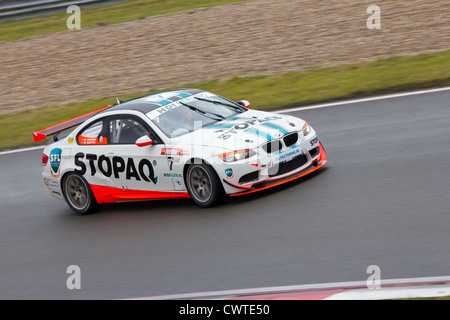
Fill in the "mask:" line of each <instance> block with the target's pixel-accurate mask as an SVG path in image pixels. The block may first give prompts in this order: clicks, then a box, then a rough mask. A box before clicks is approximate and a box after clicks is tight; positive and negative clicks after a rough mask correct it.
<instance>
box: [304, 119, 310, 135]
mask: <svg viewBox="0 0 450 320" xmlns="http://www.w3.org/2000/svg"><path fill="white" fill-rule="evenodd" d="M302 131H303V135H304V136H307V135H308V134H310V133H311V126H310V125H309V124H308V122H305V125H304V126H303V128H302Z"/></svg>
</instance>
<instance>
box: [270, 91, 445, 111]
mask: <svg viewBox="0 0 450 320" xmlns="http://www.w3.org/2000/svg"><path fill="white" fill-rule="evenodd" d="M448 90H450V87H444V88H437V89H429V90H420V91H411V92H403V93H394V94H387V95H382V96H375V97H370V98H361V99H354V100H342V101H337V102H330V103H321V104H315V105H311V106H304V107H295V108H289V109H283V110H279V111H273V112H274V113H288V112H293V111H301V110H310V109H320V108H327V107H331V106H340V105H345V104H353V103H361V102H369V101H377V100H385V99H393V98H400V97H407V96H414V95H419V94H426V93H435V92H441V91H448Z"/></svg>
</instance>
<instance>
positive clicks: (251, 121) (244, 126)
mask: <svg viewBox="0 0 450 320" xmlns="http://www.w3.org/2000/svg"><path fill="white" fill-rule="evenodd" d="M278 119H281V117H278V116H269V117H264V118H257V117H253V118H248V119H247V120H245V121H243V122H241V123H238V124H236V125H234V126H233V127H232V128H231V129H230V130H228V131H226V132H224V133H223V134H221V135H220V136H218V137H217V138H219V139H222V140H226V139H228V138H231V137H232V135H233V134H237V133H239V131H242V130H245V132H249V133H253V134H255V135H257V136H262V137H264V138H266V139H267V140H271V139H272V137H271V136H270V135H269V134H267V133H263V132H261V131H259V130H255V129H253V128H251V127H252V126H254V125H255V124H261V123H264V122H267V121H272V120H278Z"/></svg>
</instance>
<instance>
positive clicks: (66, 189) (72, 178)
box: [63, 172, 99, 214]
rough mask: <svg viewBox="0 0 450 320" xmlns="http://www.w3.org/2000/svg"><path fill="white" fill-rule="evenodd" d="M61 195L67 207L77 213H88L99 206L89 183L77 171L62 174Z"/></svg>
mask: <svg viewBox="0 0 450 320" xmlns="http://www.w3.org/2000/svg"><path fill="white" fill-rule="evenodd" d="M63 195H64V199H66V202H67V204H68V205H69V207H70V208H71V209H72V210H73V211H74V212H75V213H77V214H89V213H92V212H94V211H96V210H98V208H99V205H98V203H97V201H96V200H95V197H94V194H93V193H92V190H91V188H90V187H89V184H88V183H87V181H86V180H85V179H84V178H83V177H82V176H81V175H79V174H78V173H75V172H72V173H69V174H67V175H66V176H64V180H63Z"/></svg>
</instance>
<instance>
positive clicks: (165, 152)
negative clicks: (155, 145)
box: [161, 148, 191, 156]
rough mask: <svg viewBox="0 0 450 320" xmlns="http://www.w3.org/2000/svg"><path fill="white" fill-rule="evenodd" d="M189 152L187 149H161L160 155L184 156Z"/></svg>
mask: <svg viewBox="0 0 450 320" xmlns="http://www.w3.org/2000/svg"><path fill="white" fill-rule="evenodd" d="M189 154H191V152H190V151H189V150H188V149H181V148H162V149H161V155H167V156H185V155H189Z"/></svg>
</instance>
